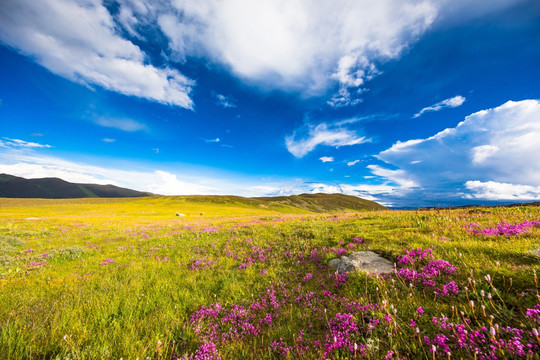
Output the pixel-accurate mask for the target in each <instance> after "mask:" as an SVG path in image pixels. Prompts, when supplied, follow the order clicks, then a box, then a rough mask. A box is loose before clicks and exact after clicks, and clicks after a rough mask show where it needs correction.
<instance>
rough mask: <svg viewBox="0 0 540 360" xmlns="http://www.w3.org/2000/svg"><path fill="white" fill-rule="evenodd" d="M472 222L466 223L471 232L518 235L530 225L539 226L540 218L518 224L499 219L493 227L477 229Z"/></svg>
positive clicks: (527, 230) (489, 234) (527, 229)
mask: <svg viewBox="0 0 540 360" xmlns="http://www.w3.org/2000/svg"><path fill="white" fill-rule="evenodd" d="M472 225H473V224H468V225H467V226H466V228H467V229H468V230H467V231H468V232H469V233H471V234H477V235H478V234H480V235H488V236H496V235H504V236H507V237H509V236H518V235H520V234H523V233H528V232H529V228H531V227H540V220H533V221H525V222H522V223H519V224H510V223H507V222H504V221H501V222H500V223H498V224H497V226H496V227H494V228H486V229H480V230H478V229H477V227H478V224H474V225H476V226H472Z"/></svg>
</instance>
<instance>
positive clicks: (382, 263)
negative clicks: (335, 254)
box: [328, 251, 394, 274]
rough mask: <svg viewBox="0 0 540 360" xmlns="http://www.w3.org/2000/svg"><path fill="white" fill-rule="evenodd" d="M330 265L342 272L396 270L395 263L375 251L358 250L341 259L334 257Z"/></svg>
mask: <svg viewBox="0 0 540 360" xmlns="http://www.w3.org/2000/svg"><path fill="white" fill-rule="evenodd" d="M328 265H330V266H331V267H333V268H334V269H336V270H337V272H338V273H340V274H342V273H345V272H349V271H365V272H368V273H379V274H389V273H393V272H394V264H393V263H392V262H390V261H389V260H386V259H385V258H383V257H381V256H380V255H379V254H377V253H375V252H373V251H358V252H355V253H352V254H351V255H350V256H342V257H341V259H332V260H330V261H329V262H328Z"/></svg>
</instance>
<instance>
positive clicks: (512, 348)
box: [424, 317, 540, 359]
mask: <svg viewBox="0 0 540 360" xmlns="http://www.w3.org/2000/svg"><path fill="white" fill-rule="evenodd" d="M432 322H433V324H434V325H435V326H436V327H437V328H438V329H439V331H441V332H440V333H438V334H436V335H435V337H433V338H430V337H428V336H425V337H424V344H425V345H426V346H427V347H429V346H432V349H433V351H435V352H440V353H442V355H446V354H448V353H451V352H453V351H456V352H460V353H463V354H464V355H466V356H467V357H471V358H472V357H473V356H474V358H477V359H499V358H517V357H532V356H534V354H538V352H539V351H540V346H539V345H538V344H537V343H536V341H537V340H536V338H535V336H534V334H533V333H532V332H525V331H524V330H521V329H517V328H512V327H510V326H507V327H502V326H499V325H497V324H495V325H494V326H491V327H490V329H488V328H486V327H485V326H480V327H477V328H476V329H475V328H474V327H473V325H472V324H470V323H466V324H455V323H452V322H450V321H449V319H448V318H444V317H443V318H436V317H434V318H433V320H432Z"/></svg>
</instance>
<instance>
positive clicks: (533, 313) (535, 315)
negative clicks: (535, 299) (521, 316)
mask: <svg viewBox="0 0 540 360" xmlns="http://www.w3.org/2000/svg"><path fill="white" fill-rule="evenodd" d="M525 316H527V318H528V319H529V320H531V322H533V323H535V324H540V304H538V305H535V306H534V307H533V308H532V309H527V311H526V312H525Z"/></svg>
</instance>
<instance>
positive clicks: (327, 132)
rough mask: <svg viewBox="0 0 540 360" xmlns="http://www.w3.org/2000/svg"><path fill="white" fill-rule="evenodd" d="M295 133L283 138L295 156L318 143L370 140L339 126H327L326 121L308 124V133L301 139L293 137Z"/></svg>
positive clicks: (348, 143) (341, 144)
mask: <svg viewBox="0 0 540 360" xmlns="http://www.w3.org/2000/svg"><path fill="white" fill-rule="evenodd" d="M295 138H296V133H295V134H293V135H291V136H287V137H286V138H285V145H286V146H287V150H289V152H290V153H291V154H293V155H294V156H296V157H297V158H301V157H304V156H305V155H306V154H308V153H309V152H311V151H313V150H314V149H315V148H316V147H317V146H319V145H326V146H335V147H340V146H351V145H357V144H362V143H365V142H368V141H370V139H368V138H366V137H365V136H359V135H358V134H357V133H356V132H354V131H352V130H348V129H343V128H339V127H333V126H329V125H327V124H326V123H322V124H319V125H317V126H308V134H307V136H306V137H304V138H302V139H299V140H297V139H295Z"/></svg>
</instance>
